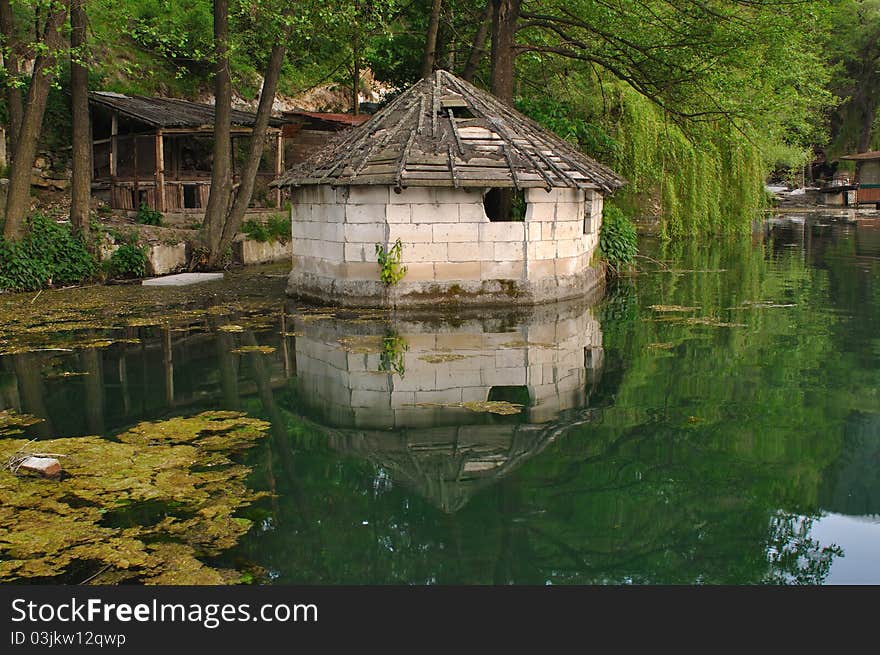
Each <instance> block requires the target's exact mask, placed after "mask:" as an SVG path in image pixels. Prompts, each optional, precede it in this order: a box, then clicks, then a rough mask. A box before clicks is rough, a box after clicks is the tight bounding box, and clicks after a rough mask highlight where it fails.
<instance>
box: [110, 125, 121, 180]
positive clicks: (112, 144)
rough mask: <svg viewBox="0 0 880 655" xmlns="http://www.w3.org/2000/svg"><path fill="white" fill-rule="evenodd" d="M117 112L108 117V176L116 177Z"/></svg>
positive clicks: (117, 145) (117, 146) (117, 153)
mask: <svg viewBox="0 0 880 655" xmlns="http://www.w3.org/2000/svg"><path fill="white" fill-rule="evenodd" d="M118 135H119V113H118V112H115V111H114V112H113V114H112V116H111V117H110V177H111V179H112V178H114V177H116V160H117V159H118V158H119V142H118V140H117V136H118Z"/></svg>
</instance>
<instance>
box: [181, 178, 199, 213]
mask: <svg viewBox="0 0 880 655" xmlns="http://www.w3.org/2000/svg"><path fill="white" fill-rule="evenodd" d="M183 207H184V209H198V207H199V190H198V188H197V187H195V186H193V185H192V184H187V185H184V187H183Z"/></svg>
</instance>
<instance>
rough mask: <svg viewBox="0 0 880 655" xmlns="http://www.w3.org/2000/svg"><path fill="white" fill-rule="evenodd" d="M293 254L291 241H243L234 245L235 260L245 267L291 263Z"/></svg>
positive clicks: (233, 255)
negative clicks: (249, 265)
mask: <svg viewBox="0 0 880 655" xmlns="http://www.w3.org/2000/svg"><path fill="white" fill-rule="evenodd" d="M291 252H292V246H291V243H290V241H287V242H286V243H281V242H280V241H266V242H260V241H253V240H251V239H241V240H239V241H236V242H234V243H233V244H232V257H233V259H234V260H235V261H236V262H238V263H240V264H244V265H248V264H268V263H271V262H282V261H289V260H290V256H291Z"/></svg>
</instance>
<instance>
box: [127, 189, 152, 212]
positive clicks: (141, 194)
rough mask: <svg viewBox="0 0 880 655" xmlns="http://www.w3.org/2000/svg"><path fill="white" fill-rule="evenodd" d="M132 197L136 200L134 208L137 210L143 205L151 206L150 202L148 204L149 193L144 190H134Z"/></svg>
mask: <svg viewBox="0 0 880 655" xmlns="http://www.w3.org/2000/svg"><path fill="white" fill-rule="evenodd" d="M131 195H132V197H133V198H134V204H133V205H132V207H134V208H135V209H138V208H139V207H140V206H141V205H149V204H150V203H149V202H147V192H146V191H144V190H142V189H138V190H137V191H135V190H134V189H132V190H131Z"/></svg>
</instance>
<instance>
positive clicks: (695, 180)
mask: <svg viewBox="0 0 880 655" xmlns="http://www.w3.org/2000/svg"><path fill="white" fill-rule="evenodd" d="M618 100H619V103H620V104H619V110H620V115H619V118H618V121H617V124H616V126H615V127H616V130H615V138H616V139H617V141H618V143H619V146H620V147H619V149H618V151H617V157H616V161H615V165H616V167H617V168H618V170H620V172H621V174H623V175H624V176H625V177H626V178H627V179H629V180H630V185H629V186H628V187H627V188H626V189H625V190H624V192H623V193H622V194H621V195H620V197H619V199H618V203H619V204H621V205H622V206H623V207H624V208H625V209H626V210H628V212H629V213H630V214H631V215H645V214H654V215H656V216H658V218H659V219H660V221H659V224H660V230H661V235H662V236H664V237H667V238H680V237H684V236H687V235H694V234H719V233H726V232H742V231H745V230H747V229H748V228H749V225H750V222H751V219H752V218H754V216H755V214H756V210H758V209H759V208H761V207H762V206H763V203H764V202H765V194H764V184H763V181H764V178H765V176H766V174H767V172H768V164H769V162H768V161H767V160H766V159H765V157H764V156H763V154H762V152H761V149H760V147H759V146H758V145H757V144H756V143H755V142H754V141H750V140H749V139H748V138H747V136H746V135H744V134H742V133H740V132H738V131H737V130H736V129H735V128H734V127H733V126H731V125H730V124H729V123H725V122H724V121H721V120H719V121H717V122H715V123H713V124H709V125H701V126H699V127H698V128H697V129H692V130H691V131H690V132H686V131H685V130H683V129H682V127H681V126H679V125H678V124H677V123H675V122H672V121H670V120H669V118H668V116H666V115H664V112H663V111H662V110H660V109H658V108H657V107H656V106H655V105H653V104H652V103H650V101H648V100H647V99H646V98H644V97H643V96H641V95H639V94H637V93H635V92H633V91H632V90H630V89H626V88H622V89H621V90H620V94H619V98H618Z"/></svg>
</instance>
